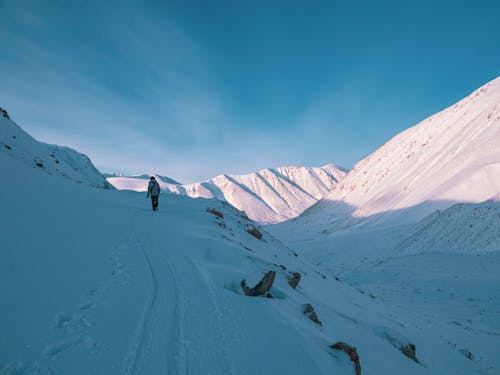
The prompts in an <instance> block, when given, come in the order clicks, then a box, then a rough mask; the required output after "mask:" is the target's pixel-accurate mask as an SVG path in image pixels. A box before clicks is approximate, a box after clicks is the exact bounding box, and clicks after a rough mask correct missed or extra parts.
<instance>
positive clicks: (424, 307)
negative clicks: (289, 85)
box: [0, 78, 500, 375]
mask: <svg viewBox="0 0 500 375" xmlns="http://www.w3.org/2000/svg"><path fill="white" fill-rule="evenodd" d="M499 145H500V78H497V79H496V80H494V81H492V82H490V83H488V84H486V85H485V86H483V87H481V88H479V89H478V90H477V91H475V92H473V93H472V94H471V95H470V96H468V97H467V98H465V99H463V100H461V101H460V102H458V103H457V104H456V105H453V106H452V107H450V108H448V109H445V110H444V111H442V112H440V113H438V114H436V115H434V116H432V117H430V118H429V119H427V120H424V121H423V122H421V123H420V124H418V125H416V126H414V127H412V128H409V129H408V130H406V131H404V132H402V133H401V134H398V135H396V136H395V137H394V138H393V139H391V140H390V141H388V142H387V143H385V144H384V145H383V146H382V147H380V148H379V149H378V150H376V151H375V152H374V153H373V154H371V155H370V156H368V157H367V158H366V159H364V160H362V161H360V162H359V163H358V164H357V165H356V166H355V168H354V169H353V170H352V171H350V172H348V173H347V171H345V170H344V169H342V168H339V167H336V166H334V165H327V166H324V167H321V168H306V167H283V168H275V169H266V170H263V171H260V172H257V173H253V174H249V175H241V176H232V175H222V176H218V177H215V178H213V179H211V180H209V181H206V182H202V183H198V184H190V185H181V184H179V183H178V182H176V181H174V180H171V179H168V178H165V177H161V176H157V179H158V180H159V183H160V185H161V187H162V189H163V190H164V192H165V193H166V194H162V196H161V198H160V211H159V212H151V211H150V208H149V205H148V204H147V201H145V194H144V193H143V192H144V190H145V187H146V184H147V179H148V177H149V176H148V175H145V176H136V177H133V178H124V177H110V178H108V181H109V182H111V184H112V185H114V186H115V187H116V188H117V189H119V190H115V189H113V188H112V186H110V185H109V183H108V182H107V181H106V180H105V179H104V177H103V176H101V175H100V174H99V173H98V171H97V170H96V169H95V168H94V167H93V165H92V164H91V162H90V160H89V159H88V158H87V157H86V156H84V155H82V154H80V153H78V152H76V151H74V150H71V149H67V148H63V147H59V146H51V145H46V144H42V143H39V142H37V141H36V140H34V139H33V138H32V137H30V136H29V135H28V134H27V133H26V132H24V131H23V130H22V129H21V128H20V127H18V125H16V124H15V123H14V122H12V121H11V120H10V119H9V118H8V115H4V116H0V166H1V173H2V184H0V206H1V208H2V210H1V215H0V228H1V236H0V241H1V250H0V257H1V259H2V262H1V263H0V298H1V300H2V304H1V305H0V318H1V319H0V332H2V340H1V341H0V373H1V374H68V373H71V374H89V373H97V374H158V373H171V374H280V373H286V374H332V373H336V374H359V373H363V374H401V373H405V374H436V375H437V374H464V375H466V374H467V375H469V374H491V375H493V374H498V373H499V371H500V358H499V357H498V347H499V346H500V313H499V311H500V272H499V269H500V196H499V193H500V182H499V181H500V147H499ZM121 189H123V190H121ZM233 206H235V207H236V208H237V209H235V208H234V207H233ZM304 210H305V211H304ZM242 211H245V212H242ZM291 218H293V219H291ZM252 219H254V220H256V221H258V222H259V223H258V222H255V221H252ZM287 219H291V220H288V221H285V220H287ZM270 223H272V224H273V225H263V224H270ZM275 223H279V224H275Z"/></svg>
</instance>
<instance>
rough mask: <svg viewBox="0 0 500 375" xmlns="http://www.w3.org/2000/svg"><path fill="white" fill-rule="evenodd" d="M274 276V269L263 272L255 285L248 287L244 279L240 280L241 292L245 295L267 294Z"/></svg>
mask: <svg viewBox="0 0 500 375" xmlns="http://www.w3.org/2000/svg"><path fill="white" fill-rule="evenodd" d="M275 277H276V272H275V271H269V272H268V273H266V274H265V276H264V277H263V278H262V280H260V281H259V283H258V284H257V285H255V286H254V287H253V288H250V287H249V286H248V285H247V283H246V281H245V280H242V281H241V283H240V285H241V288H242V289H243V292H244V293H245V294H246V295H247V296H267V294H268V292H269V289H271V288H272V286H273V283H274V278H275Z"/></svg>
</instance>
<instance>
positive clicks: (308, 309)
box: [304, 303, 323, 326]
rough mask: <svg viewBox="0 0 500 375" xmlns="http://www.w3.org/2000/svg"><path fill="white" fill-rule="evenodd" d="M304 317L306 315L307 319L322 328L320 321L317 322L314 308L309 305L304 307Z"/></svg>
mask: <svg viewBox="0 0 500 375" xmlns="http://www.w3.org/2000/svg"><path fill="white" fill-rule="evenodd" d="M304 315H308V316H309V319H311V320H312V321H313V322H314V323H316V324H319V325H320V326H323V323H321V320H319V318H318V315H317V314H316V311H314V307H312V305H311V304H310V303H307V304H305V305H304Z"/></svg>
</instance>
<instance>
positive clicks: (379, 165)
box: [297, 77, 500, 231]
mask: <svg viewBox="0 0 500 375" xmlns="http://www.w3.org/2000/svg"><path fill="white" fill-rule="evenodd" d="M499 191H500V77H499V78H497V79H495V80H493V81H491V82H489V83H488V84H486V85H484V86H483V87H481V88H479V89H478V90H476V91H474V92H473V93H472V94H470V95H469V96H467V97H466V98H465V99H463V100H461V101H459V102H458V103H456V104H454V105H452V106H451V107H449V108H447V109H445V110H443V111H442V112H439V113H437V114H435V115H433V116H431V117H429V118H428V119H426V120H424V121H422V122H421V123H419V124H418V125H416V126H414V127H411V128H409V129H407V130H405V131H403V132H402V133H400V134H398V135H397V136H395V137H394V138H392V139H391V140H389V141H388V142H387V143H385V144H384V145H383V146H382V147H380V148H379V149H378V150H376V151H375V152H374V153H373V154H371V155H370V156H368V157H367V158H365V159H364V160H362V161H360V162H359V163H357V164H356V166H355V167H354V169H353V170H352V171H351V172H350V173H349V174H348V175H347V176H346V177H345V178H344V179H343V180H342V182H341V183H340V184H339V185H338V186H336V187H335V188H334V189H333V191H332V192H331V193H330V194H329V195H328V196H327V197H326V198H325V199H324V200H323V201H321V202H319V203H318V204H316V205H314V206H313V207H311V208H310V209H309V210H307V211H306V212H305V213H304V214H303V215H302V216H301V217H300V218H298V219H297V222H300V223H302V224H304V225H307V226H310V227H311V228H313V227H314V228H315V229H317V230H320V231H322V230H327V231H328V230H331V229H333V228H339V227H346V226H350V225H355V224H359V223H360V222H362V223H364V224H366V223H370V222H372V223H373V222H376V223H386V224H387V223H388V222H393V223H399V224H400V223H409V222H415V221H417V220H420V219H421V218H423V217H424V216H426V215H428V214H430V213H431V212H433V211H435V210H437V209H445V208H447V207H449V206H451V205H453V204H455V203H457V202H482V201H485V200H487V199H489V198H491V197H493V196H494V195H495V194H497V193H498V192H499Z"/></svg>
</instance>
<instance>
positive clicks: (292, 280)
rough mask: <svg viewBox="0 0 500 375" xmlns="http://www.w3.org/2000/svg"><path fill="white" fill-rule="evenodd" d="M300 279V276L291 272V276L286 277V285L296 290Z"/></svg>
mask: <svg viewBox="0 0 500 375" xmlns="http://www.w3.org/2000/svg"><path fill="white" fill-rule="evenodd" d="M300 279H301V275H300V273H298V272H292V274H291V275H290V276H289V277H288V285H290V286H291V287H292V288H293V289H295V288H297V285H298V284H299V282H300Z"/></svg>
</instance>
